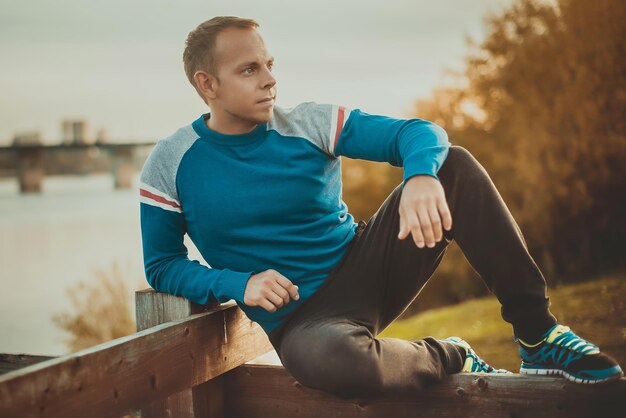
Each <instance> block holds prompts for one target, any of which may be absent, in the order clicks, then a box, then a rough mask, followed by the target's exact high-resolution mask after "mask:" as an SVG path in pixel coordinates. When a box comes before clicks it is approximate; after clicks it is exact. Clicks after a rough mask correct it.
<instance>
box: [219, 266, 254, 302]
mask: <svg viewBox="0 0 626 418" xmlns="http://www.w3.org/2000/svg"><path fill="white" fill-rule="evenodd" d="M253 274H254V272H253V271H249V272H243V273H242V272H238V271H233V270H229V269H223V270H222V271H221V272H220V278H219V283H218V289H219V290H220V292H219V294H218V295H217V300H218V302H220V303H224V302H227V301H229V300H230V299H234V300H235V301H237V302H241V303H243V299H244V294H245V290H246V285H247V284H248V280H249V279H250V277H252V275H253Z"/></svg>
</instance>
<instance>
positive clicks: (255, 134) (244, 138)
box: [191, 113, 267, 146]
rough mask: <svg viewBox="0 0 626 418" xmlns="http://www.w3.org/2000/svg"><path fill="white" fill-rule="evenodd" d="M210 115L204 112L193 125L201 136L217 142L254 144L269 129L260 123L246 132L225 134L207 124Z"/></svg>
mask: <svg viewBox="0 0 626 418" xmlns="http://www.w3.org/2000/svg"><path fill="white" fill-rule="evenodd" d="M210 117H211V113H204V114H202V115H200V117H199V118H198V119H196V120H195V121H194V122H193V123H192V124H191V126H192V127H193V129H194V131H196V134H198V136H200V138H202V139H204V140H207V141H209V142H214V143H217V144H222V145H228V146H238V145H248V144H252V143H254V142H255V141H257V140H259V139H261V138H262V137H263V136H264V135H265V133H266V131H267V126H266V124H265V123H260V124H258V125H257V126H256V127H255V128H254V129H253V130H251V131H250V132H247V133H245V134H223V133H220V132H217V131H214V130H213V129H211V128H209V127H208V126H207V124H206V122H205V121H207V120H208V119H209V118H210Z"/></svg>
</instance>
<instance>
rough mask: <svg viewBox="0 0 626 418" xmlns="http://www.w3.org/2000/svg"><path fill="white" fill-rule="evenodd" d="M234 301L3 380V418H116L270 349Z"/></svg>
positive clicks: (0, 410) (0, 402) (0, 393)
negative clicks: (87, 417)
mask: <svg viewBox="0 0 626 418" xmlns="http://www.w3.org/2000/svg"><path fill="white" fill-rule="evenodd" d="M271 349H272V346H271V344H270V342H269V340H268V339H267V336H266V335H265V333H264V332H263V330H262V329H261V328H260V326H259V325H258V324H257V323H255V322H252V321H250V320H249V319H248V318H247V317H246V316H245V314H244V313H243V311H242V310H241V309H239V307H238V306H237V305H236V303H235V302H232V303H227V304H223V305H220V306H219V307H216V308H212V309H211V310H209V311H207V312H204V313H200V314H194V315H192V316H190V317H188V318H185V319H182V320H177V321H172V322H168V323H165V324H161V325H157V326H155V327H152V328H149V329H146V330H144V331H140V332H138V333H135V334H133V335H129V336H126V337H122V338H118V339H115V340H112V341H109V342H106V343H104V344H100V345H98V346H95V347H91V348H88V349H86V350H82V351H79V352H76V353H72V354H69V355H66V356H61V357H58V358H55V359H51V360H48V361H44V362H41V363H38V364H34V365H31V366H28V367H24V368H22V369H19V370H15V371H12V372H9V373H6V374H4V375H2V376H0V417H18V416H19V417H63V418H68V417H81V418H82V417H85V416H89V417H93V418H98V417H119V416H120V415H123V414H124V413H126V412H127V411H134V410H137V409H139V408H141V407H142V406H144V405H145V404H147V403H149V402H154V401H156V400H157V399H161V398H163V397H165V396H169V395H171V394H174V393H177V392H180V391H181V390H184V389H188V388H190V387H193V386H197V385H199V384H201V383H204V382H207V381H208V380H210V379H212V378H214V377H216V376H219V375H221V374H223V373H225V372H227V371H229V370H231V369H233V368H235V367H237V366H239V365H241V364H244V363H245V362H246V361H249V360H252V359H254V358H256V357H258V356H259V355H261V354H264V353H266V352H267V351H269V350H271Z"/></svg>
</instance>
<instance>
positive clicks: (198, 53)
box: [183, 16, 259, 101]
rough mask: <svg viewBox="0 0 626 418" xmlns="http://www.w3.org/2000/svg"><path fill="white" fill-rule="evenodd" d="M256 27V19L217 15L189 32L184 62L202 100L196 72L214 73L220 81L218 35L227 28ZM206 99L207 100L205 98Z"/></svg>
mask: <svg viewBox="0 0 626 418" xmlns="http://www.w3.org/2000/svg"><path fill="white" fill-rule="evenodd" d="M231 27H234V28H240V29H256V28H258V27H259V23H258V22H257V21H256V20H254V19H245V18H241V17H236V16H216V17H214V18H212V19H210V20H207V21H206V22H202V23H200V24H199V25H198V27H197V28H195V29H194V30H193V31H191V32H189V35H188V36H187V40H186V41H185V51H184V52H183V64H184V66H185V74H186V75H187V78H188V79H189V82H190V83H191V84H192V85H193V86H194V88H195V89H196V91H197V92H198V94H199V95H200V97H202V100H205V98H204V96H202V93H201V92H200V90H199V89H198V86H197V85H196V80H195V79H194V77H193V76H194V74H195V73H196V71H199V70H202V71H206V72H207V73H209V74H211V75H213V76H214V77H215V78H216V79H217V81H218V83H219V78H218V75H217V60H216V58H215V55H214V50H215V40H216V39H217V35H218V34H219V33H220V32H221V31H223V30H224V29H226V28H231ZM205 101H206V100H205Z"/></svg>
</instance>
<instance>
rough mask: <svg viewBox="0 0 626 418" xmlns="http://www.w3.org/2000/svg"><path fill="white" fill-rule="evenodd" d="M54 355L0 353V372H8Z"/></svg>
mask: <svg viewBox="0 0 626 418" xmlns="http://www.w3.org/2000/svg"><path fill="white" fill-rule="evenodd" d="M51 358H54V356H36V355H32V354H6V353H0V374H4V373H8V372H10V371H13V370H17V369H21V368H22V367H26V366H30V365H31V364H35V363H39V362H42V361H46V360H50V359H51Z"/></svg>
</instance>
